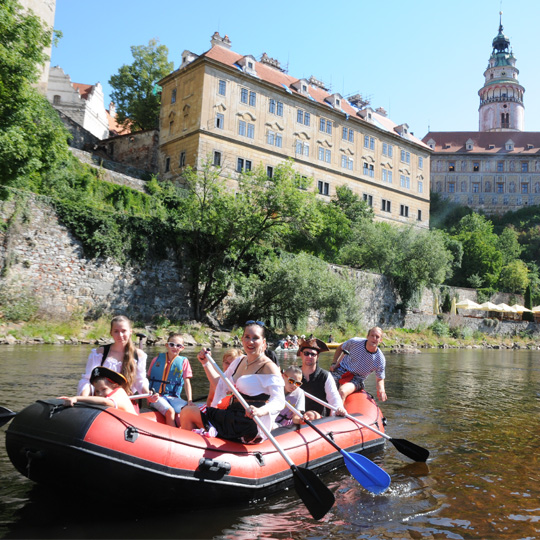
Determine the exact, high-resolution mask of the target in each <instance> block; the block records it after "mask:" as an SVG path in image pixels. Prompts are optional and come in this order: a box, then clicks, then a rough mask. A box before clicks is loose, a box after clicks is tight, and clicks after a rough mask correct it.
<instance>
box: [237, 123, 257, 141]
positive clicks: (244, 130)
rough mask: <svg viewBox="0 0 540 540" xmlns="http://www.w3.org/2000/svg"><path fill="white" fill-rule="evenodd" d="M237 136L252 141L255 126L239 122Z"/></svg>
mask: <svg viewBox="0 0 540 540" xmlns="http://www.w3.org/2000/svg"><path fill="white" fill-rule="evenodd" d="M238 135H241V136H242V137H248V138H249V139H253V138H254V137H255V124H249V123H247V122H244V120H240V121H239V122H238Z"/></svg>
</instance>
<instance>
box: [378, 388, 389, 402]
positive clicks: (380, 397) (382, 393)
mask: <svg viewBox="0 0 540 540" xmlns="http://www.w3.org/2000/svg"><path fill="white" fill-rule="evenodd" d="M377 399H378V400H379V401H386V400H387V399H388V397H387V395H386V392H385V391H384V390H377Z"/></svg>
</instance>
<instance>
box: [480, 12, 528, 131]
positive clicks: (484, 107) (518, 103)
mask: <svg viewBox="0 0 540 540" xmlns="http://www.w3.org/2000/svg"><path fill="white" fill-rule="evenodd" d="M499 15H500V23H499V33H498V34H497V36H496V37H495V39H494V40H493V52H492V53H491V56H490V57H489V64H488V67H487V69H486V71H485V72H484V78H485V82H484V86H483V87H482V88H480V90H479V91H478V95H479V96H480V107H479V109H478V112H479V117H480V118H479V119H480V122H479V124H480V127H479V130H480V131H523V129H524V120H525V108H524V107H523V94H524V92H525V89H524V88H523V86H521V85H520V84H519V82H518V74H519V70H518V69H517V68H516V59H515V57H514V55H513V53H512V51H511V50H510V40H509V39H508V38H507V37H506V36H505V35H504V34H503V25H502V11H501V12H500V13H499Z"/></svg>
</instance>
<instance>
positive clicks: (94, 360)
mask: <svg viewBox="0 0 540 540" xmlns="http://www.w3.org/2000/svg"><path fill="white" fill-rule="evenodd" d="M102 358H103V355H102V354H98V352H97V349H92V350H91V351H90V354H89V355H88V361H87V362H86V370H85V372H84V373H83V376H82V379H81V380H80V381H79V384H78V385H77V395H78V396H80V395H81V394H82V391H83V390H84V389H85V388H89V389H90V394H89V395H90V396H91V395H92V394H93V390H92V385H91V384H90V376H91V375H92V370H93V369H94V368H95V367H96V366H99V365H101V360H102Z"/></svg>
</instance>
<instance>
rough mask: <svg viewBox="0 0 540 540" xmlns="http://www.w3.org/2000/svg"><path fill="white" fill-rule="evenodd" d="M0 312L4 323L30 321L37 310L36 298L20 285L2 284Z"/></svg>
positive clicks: (14, 283)
mask: <svg viewBox="0 0 540 540" xmlns="http://www.w3.org/2000/svg"><path fill="white" fill-rule="evenodd" d="M0 310H1V314H2V317H3V318H4V319H5V320H6V321H13V322H21V321H22V322H28V321H31V320H32V319H33V318H34V316H35V315H36V312H37V310H38V301H37V299H36V297H35V296H34V295H33V294H32V293H31V292H30V291H29V290H28V288H26V287H21V285H20V283H16V282H12V283H4V284H2V285H1V286H0Z"/></svg>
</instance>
